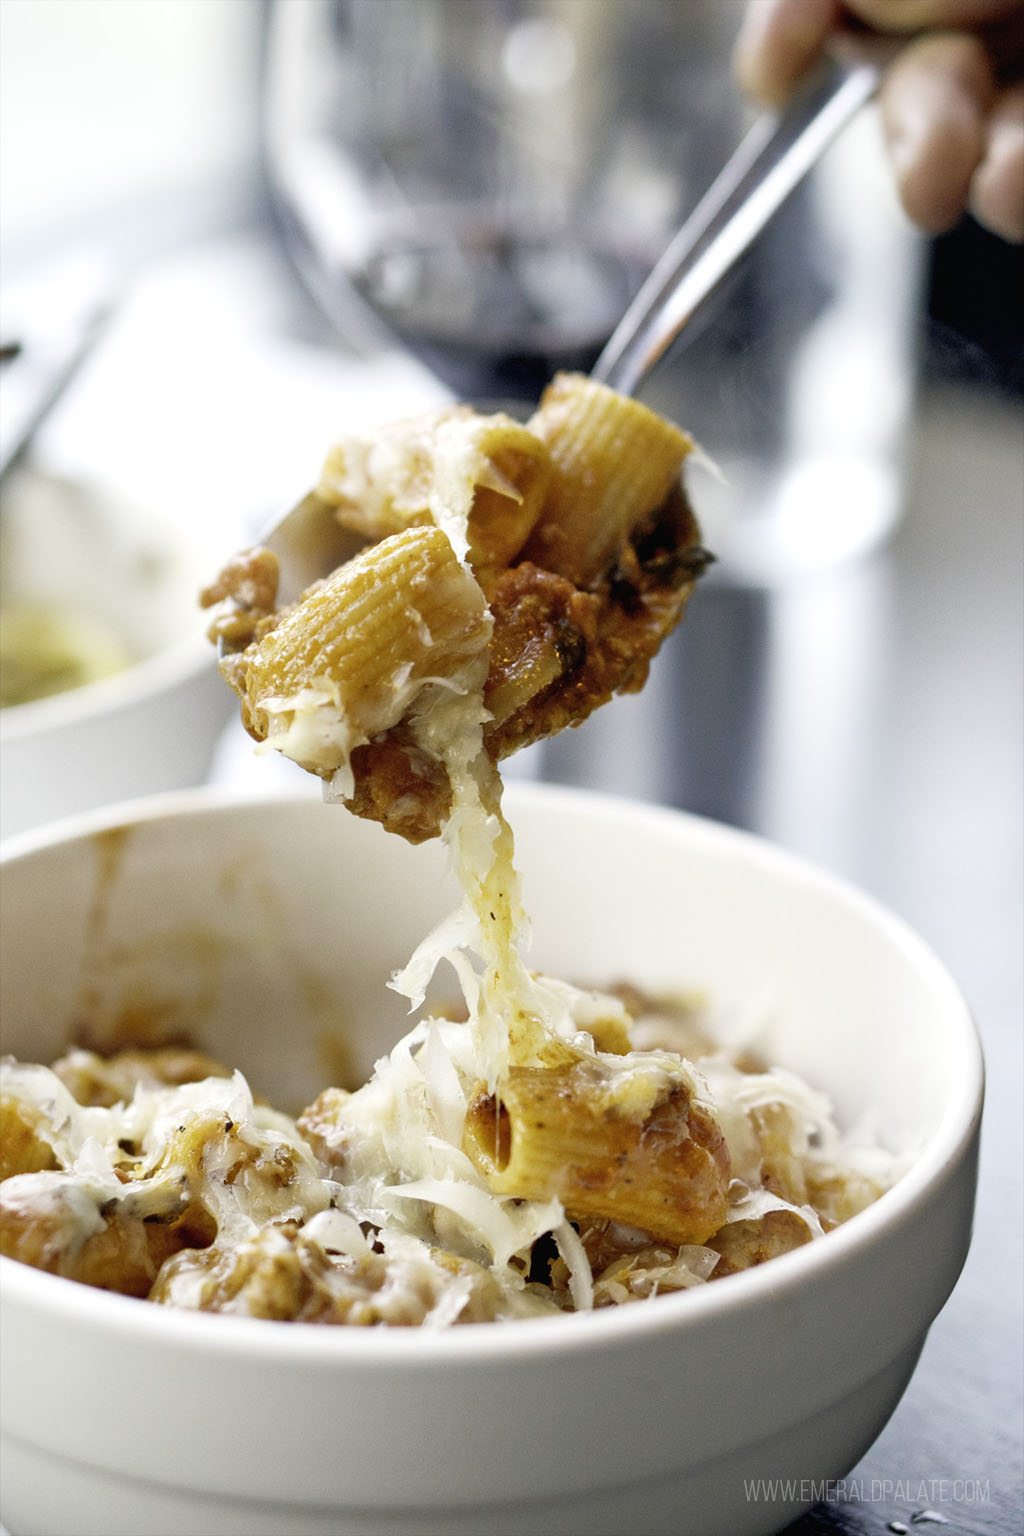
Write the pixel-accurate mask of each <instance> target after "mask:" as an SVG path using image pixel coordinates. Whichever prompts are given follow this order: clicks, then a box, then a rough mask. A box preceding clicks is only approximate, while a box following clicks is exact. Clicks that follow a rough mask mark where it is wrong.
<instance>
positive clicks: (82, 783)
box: [0, 469, 232, 837]
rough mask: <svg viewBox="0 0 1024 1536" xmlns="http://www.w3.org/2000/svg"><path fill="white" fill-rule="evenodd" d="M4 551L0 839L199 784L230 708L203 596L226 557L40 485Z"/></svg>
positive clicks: (35, 481)
mask: <svg viewBox="0 0 1024 1536" xmlns="http://www.w3.org/2000/svg"><path fill="white" fill-rule="evenodd" d="M0 545H2V551H3V578H2V583H0V599H2V601H0V624H2V675H3V686H4V695H3V697H4V704H5V707H4V708H3V709H2V711H0V833H2V835H3V836H5V837H6V836H9V835H10V834H12V833H15V832H20V831H23V830H25V829H26V828H28V827H33V826H37V825H39V824H40V823H42V822H46V821H51V820H54V819H56V818H59V817H61V816H65V815H70V814H72V813H74V812H77V811H83V810H87V809H89V808H91V807H93V806H98V805H102V804H105V803H108V802H112V801H116V800H122V799H125V798H129V797H132V796H136V795H141V794H144V793H148V792H150V791H160V790H167V789H176V788H180V787H183V786H185V785H189V784H198V783H201V782H202V781H203V780H204V778H205V777H206V776H207V774H208V772H209V768H210V763H211V760H212V757H213V753H214V749H215V746H216V743H217V740H218V737H219V735H220V733H221V731H222V729H223V727H224V724H225V722H226V721H227V719H228V717H229V714H230V713H231V698H232V696H231V694H230V692H229V691H228V690H227V689H226V687H225V685H224V683H223V682H222V681H221V679H220V677H219V675H218V673H217V669H216V657H215V653H214V649H213V647H212V646H211V644H210V643H209V641H208V640H207V639H206V637H205V634H204V630H205V626H206V622H207V621H206V619H205V618H204V615H203V614H202V612H201V610H200V608H199V605H198V594H199V590H200V587H201V585H202V584H203V583H204V582H207V581H209V580H210V579H211V577H212V576H213V575H214V574H215V573H216V570H217V569H218V568H219V562H220V561H221V560H222V558H223V556H224V553H225V549H226V546H221V547H220V548H217V547H216V545H215V542H214V540H213V539H212V538H211V539H210V540H209V541H208V543H205V544H204V541H203V540H202V538H201V536H200V534H199V532H198V531H197V530H196V529H195V528H193V527H192V526H190V525H189V524H188V523H183V521H182V519H181V518H179V519H178V520H177V521H175V520H174V519H173V518H172V517H171V516H169V515H167V514H162V513H161V512H160V511H159V510H155V509H154V508H153V507H152V506H142V505H139V504H138V503H136V502H135V501H133V500H130V499H128V498H126V497H125V496H123V495H122V494H119V493H117V492H114V491H112V490H110V489H109V488H107V487H104V486H103V485H99V484H86V483H83V482H76V481H73V480H69V479H64V478H61V477H57V476H48V475H42V474H39V473H37V472H33V471H31V470H27V469H26V470H24V471H18V472H16V473H14V474H12V476H11V477H10V479H9V482H8V483H7V484H6V485H5V487H4V510H3V520H2V524H0ZM51 690H52V691H51Z"/></svg>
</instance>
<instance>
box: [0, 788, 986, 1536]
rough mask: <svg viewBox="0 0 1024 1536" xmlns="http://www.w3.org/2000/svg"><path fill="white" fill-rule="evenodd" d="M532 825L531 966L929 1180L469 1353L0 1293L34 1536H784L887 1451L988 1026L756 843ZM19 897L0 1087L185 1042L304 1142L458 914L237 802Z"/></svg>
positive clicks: (922, 958)
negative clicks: (650, 1290)
mask: <svg viewBox="0 0 1024 1536" xmlns="http://www.w3.org/2000/svg"><path fill="white" fill-rule="evenodd" d="M507 805H508V810H509V815H510V819H511V821H512V824H513V827H514V829H515V833H516V840H517V847H518V857H517V862H518V864H519V866H520V868H521V870H522V873H523V878H524V894H525V903H526V907H527V910H528V911H529V913H530V914H531V918H532V920H533V926H534V933H535V942H534V947H533V949H532V950H531V962H532V963H534V964H536V965H537V966H538V967H539V968H542V969H544V970H547V971H548V972H549V973H554V974H557V975H561V976H563V977H565V978H573V979H577V980H583V981H589V982H592V983H594V984H598V985H600V984H601V983H608V982H611V981H613V980H616V979H622V978H628V979H630V980H633V981H636V982H637V983H639V984H641V985H647V986H650V987H652V988H654V989H657V988H663V987H666V986H673V987H676V988H683V989H686V990H690V989H697V990H698V991H700V992H702V993H704V994H705V995H706V996H707V997H708V999H709V1002H710V1006H711V1008H712V1011H713V1013H714V1014H715V1015H721V1017H722V1018H723V1019H726V1020H729V1021H731V1023H732V1024H733V1025H734V1026H735V1025H736V1023H737V1021H739V1022H741V1023H743V1024H744V1025H746V1026H753V1027H754V1028H753V1040H754V1043H755V1046H756V1047H759V1048H760V1049H762V1050H763V1051H764V1052H765V1053H766V1054H767V1055H768V1057H769V1058H770V1059H773V1060H775V1061H777V1062H780V1063H782V1064H784V1065H786V1066H788V1067H791V1068H793V1069H794V1070H796V1071H798V1072H801V1073H803V1074H805V1075H806V1076H807V1077H808V1078H809V1079H810V1080H811V1081H812V1082H813V1083H814V1084H815V1085H817V1086H819V1087H821V1088H824V1089H825V1090H827V1091H828V1092H829V1093H830V1094H831V1095H832V1097H833V1099H834V1101H835V1103H836V1106H837V1111H838V1114H839V1115H840V1117H841V1120H842V1121H843V1122H844V1123H845V1124H847V1125H853V1124H854V1123H856V1122H857V1121H858V1120H859V1119H860V1118H861V1117H864V1116H868V1117H870V1118H871V1120H872V1121H873V1123H874V1125H875V1126H876V1127H877V1131H878V1134H879V1136H880V1137H881V1138H882V1139H883V1141H884V1142H886V1143H887V1144H889V1145H890V1146H891V1147H892V1148H893V1150H894V1151H897V1152H903V1153H905V1154H906V1171H905V1172H904V1173H903V1174H902V1175H901V1177H900V1178H899V1180H898V1181H897V1182H896V1184H895V1185H894V1187H893V1188H892V1189H890V1190H889V1191H888V1192H887V1193H886V1194H884V1195H883V1196H882V1197H881V1199H880V1200H879V1201H878V1202H877V1203H876V1204H875V1205H873V1206H871V1207H870V1208H868V1209H867V1210H866V1211H864V1212H862V1213H861V1214H859V1215H858V1216H855V1217H854V1218H853V1219H852V1220H851V1221H849V1222H848V1223H847V1224H845V1225H844V1226H843V1227H841V1228H839V1229H837V1230H836V1231H834V1232H832V1233H830V1234H829V1235H828V1236H827V1237H825V1238H823V1239H822V1240H821V1241H819V1242H814V1243H811V1244H809V1245H807V1246H805V1247H803V1248H800V1249H798V1250H796V1251H795V1252H792V1253H789V1254H786V1255H784V1256H782V1257H780V1258H776V1259H773V1260H772V1261H771V1262H770V1263H768V1264H765V1265H763V1266H761V1267H760V1268H757V1269H754V1270H749V1271H747V1272H745V1273H741V1274H738V1275H735V1276H732V1277H730V1278H729V1279H727V1280H723V1281H721V1282H719V1283H717V1284H711V1285H708V1286H706V1287H703V1288H700V1289H697V1290H691V1291H688V1292H686V1293H684V1294H677V1295H675V1296H665V1297H660V1298H658V1299H657V1300H655V1301H651V1302H640V1303H636V1304H633V1305H629V1306H625V1307H622V1308H618V1309H612V1310H605V1311H602V1312H600V1313H597V1314H590V1315H575V1316H565V1317H559V1318H547V1319H543V1320H538V1321H534V1320H530V1321H523V1322H515V1323H497V1324H481V1325H478V1326H472V1327H465V1328H457V1329H452V1330H448V1331H437V1330H430V1329H424V1330H417V1329H398V1328H395V1329H386V1328H376V1329H360V1328H323V1327H315V1326H312V1325H308V1324H302V1323H294V1324H279V1323H273V1322H266V1321H259V1320H255V1319H247V1318H238V1317H214V1316H208V1315H197V1314H194V1313H189V1312H184V1311H175V1310H172V1309H170V1308H163V1307H157V1306H154V1305H151V1304H149V1303H147V1302H144V1301H139V1300H135V1299H131V1298H126V1297H121V1296H115V1295H111V1294H108V1293H104V1292H99V1291H96V1290H93V1289H90V1288H88V1287H86V1286H83V1285H78V1284H76V1283H74V1282H72V1281H67V1280H64V1279H61V1278H59V1277H55V1276H52V1275H48V1274H44V1273H41V1272H38V1271H36V1270H33V1269H29V1268H27V1267H26V1266H24V1265H22V1264H19V1263H17V1262H16V1261H13V1260H9V1259H3V1260H0V1274H2V1282H3V1287H4V1289H3V1301H2V1306H0V1325H2V1327H3V1330H4V1338H3V1360H4V1369H5V1373H6V1382H5V1390H4V1395H3V1414H4V1419H3V1462H4V1472H5V1480H4V1492H3V1500H4V1503H3V1506H2V1511H0V1513H2V1518H3V1519H4V1520H5V1521H6V1522H7V1523H8V1524H9V1527H10V1529H11V1531H12V1532H15V1533H16V1536H70V1533H72V1532H74V1533H78V1536H82V1533H85V1532H101V1531H102V1532H103V1533H104V1536H129V1533H130V1536H166V1533H167V1532H170V1531H177V1530H182V1531H185V1530H189V1531H212V1530H216V1531H218V1532H221V1533H224V1536H232V1533H235V1536H242V1533H244V1536H280V1532H281V1531H284V1530H286V1531H288V1532H289V1536H328V1533H330V1536H354V1533H356V1532H358V1533H360V1536H395V1533H396V1532H402V1533H403V1536H478V1533H479V1532H480V1531H483V1530H486V1531H489V1532H492V1533H494V1536H513V1533H517V1536H526V1533H529V1536H534V1533H535V1532H537V1531H544V1532H546V1533H549V1536H556V1533H563V1536H578V1533H579V1532H580V1531H584V1530H585V1531H588V1532H592V1533H593V1536H602V1533H604V1536H629V1533H631V1532H635V1533H639V1532H644V1533H646V1536H667V1533H670V1532H671V1533H674V1536H767V1533H768V1532H772V1531H777V1530H779V1529H780V1528H781V1527H782V1526H783V1525H784V1524H785V1523H786V1521H787V1520H788V1519H792V1518H794V1517H795V1516H796V1514H797V1513H798V1512H799V1511H800V1509H801V1508H803V1507H806V1506H807V1505H808V1504H810V1503H812V1502H813V1501H814V1500H815V1499H816V1498H817V1497H820V1490H821V1489H823V1488H824V1487H826V1486H828V1480H830V1479H831V1480H834V1479H838V1478H840V1477H842V1476H843V1475H844V1474H845V1473H847V1472H848V1471H849V1469H850V1468H851V1467H853V1466H854V1464H855V1463H856V1462H857V1460H858V1458H859V1457H860V1456H861V1455H862V1454H863V1453H864V1451H865V1450H866V1448H867V1447H868V1446H869V1445H870V1444H871V1442H872V1441H873V1440H874V1439H875V1437H876V1436H877V1435H878V1434H879V1433H880V1431H881V1429H882V1428H883V1426H884V1425H885V1423H886V1420H887V1419H888V1417H889V1415H890V1414H891V1413H892V1410H893V1409H894V1407H895V1405H896V1403H897V1402H898V1400H899V1398H900V1396H901V1394H902V1392H903V1390H904V1388H905V1386H906V1384H907V1382H908V1380H909V1379H910V1376H911V1374H912V1372H913V1370H914V1367H915V1365H916V1362H917V1358H918V1354H919V1352H920V1349H921V1346H922V1344H923V1342H924V1339H925V1335H926V1334H927V1331H928V1329H929V1326H930V1324H931V1323H932V1321H933V1319H934V1318H935V1316H936V1314H937V1313H938V1312H939V1311H940V1309H941V1308H942V1306H943V1304H944V1303H945V1301H946V1298H947V1297H948V1295H949V1293H950V1291H951V1289H952V1287H953V1286H954V1284H955V1282H956V1279H957V1276H958V1275H959V1272H960V1268H961V1265H962V1264H963V1261H964V1258H965V1255H966V1252H967V1247H968V1243H969V1239H970V1229H971V1218H972V1211H973V1204H974V1188H975V1161H976V1154H977V1139H978V1125H979V1116H980V1110H981V1094H982V1068H981V1056H980V1050H979V1046H978V1041H977V1037H976V1034H975V1031H974V1027H973V1024H972V1021H971V1018H970V1016H969V1013H968V1010H967V1008H966V1006H965V1004H964V1002H963V999H962V997H961V995H960V993H959V991H958V989H957V988H956V986H955V985H954V983H953V982H952V981H951V979H950V977H949V975H948V973H947V972H946V971H945V969H944V968H943V967H942V966H941V964H940V963H939V962H938V961H937V960H936V959H935V958H934V956H933V955H932V953H931V951H930V950H928V949H927V947H926V946H925V945H924V944H923V943H922V942H921V941H920V940H919V939H918V938H917V937H915V935H914V934H913V933H912V932H911V931H910V930H909V929H908V928H906V927H905V926H904V925H903V924H902V923H901V922H900V921H898V920H897V919H895V918H893V917H891V916H889V915H888V914H887V913H886V912H885V911H884V910H883V909H882V908H880V907H879V906H877V905H876V904H875V903H873V902H872V901H870V900H869V899H868V898H866V897H864V896H862V895H860V894H858V893H857V892H856V891H854V890H853V889H851V888H850V887H849V886H847V885H845V884H843V883H842V882H840V881H838V880H836V879H835V878H833V877H831V876H828V875H825V874H822V873H819V872H817V871H815V870H814V869H813V868H811V867H810V866H809V865H807V864H806V863H804V862H803V861H801V860H798V859H796V858H794V857H793V856H791V855H789V854H787V853H785V852H783V851H781V850H779V849H775V848H773V847H772V846H770V845H769V844H767V843H765V842H763V841H761V840H759V839H756V838H753V837H751V836H749V835H747V834H744V833H740V832H736V831H733V830H730V829H727V828H724V827H720V826H716V825H714V824H712V823H709V822H704V821H701V820H699V819H696V818H693V817H689V816H686V815H682V814H680V813H678V812H672V811H666V810H661V809H657V808H653V807H645V806H641V805H637V804H630V803H629V802H625V801H617V800H615V799H614V798H611V797H603V796H597V795H588V794H583V793H581V792H579V791H572V790H567V789H557V788H552V787H540V786H536V785H513V786H510V787H509V791H508V797H507ZM3 879H4V901H3V905H2V908H0V916H2V921H3V930H2V940H3V944H2V949H3V955H4V962H5V963H4V968H3V974H2V983H3V985H2V1018H3V1029H4V1038H3V1042H2V1043H3V1048H4V1050H6V1051H11V1052H14V1053H16V1054H17V1055H19V1056H21V1057H23V1058H29V1059H36V1060H46V1059H48V1058H52V1057H53V1056H54V1055H55V1054H57V1053H58V1052H60V1051H61V1049H62V1048H63V1047H64V1046H65V1044H66V1042H67V1040H68V1037H69V1036H70V1035H73V1034H74V1033H75V1032H76V1031H80V1030H82V1029H83V1028H84V1029H87V1030H88V1033H89V1036H90V1038H91V1039H92V1040H93V1041H96V1042H101V1043H102V1042H103V1041H104V1040H107V1041H109V1042H114V1041H120V1043H121V1044H125V1043H127V1042H126V1038H125V1031H126V1026H128V1025H129V1024H132V1025H133V1026H134V1027H135V1028H136V1029H138V1028H139V1027H140V1026H141V1027H143V1029H144V1032H145V1036H146V1038H148V1039H149V1040H153V1038H154V1034H155V1035H156V1037H157V1038H158V1037H159V1035H160V1033H161V1032H162V1031H168V1032H170V1033H171V1034H172V1035H179V1037H180V1032H181V1030H182V1029H187V1030H189V1031H190V1032H191V1034H192V1035H193V1037H194V1038H195V1039H196V1040H197V1041H198V1043H200V1044H201V1045H202V1046H204V1047H206V1048H208V1049H209V1050H210V1051H212V1052H213V1053H214V1054H215V1055H217V1056H219V1057H220V1058H221V1059H223V1060H225V1061H226V1062H228V1063H230V1064H232V1065H238V1066H240V1067H241V1068H242V1069H243V1070H244V1071H245V1072H246V1073H247V1075H248V1076H249V1079H250V1082H251V1084H252V1086H253V1089H254V1091H257V1092H264V1093H267V1094H268V1095H269V1096H270V1097H271V1099H272V1101H273V1102H275V1103H276V1104H278V1105H281V1106H282V1107H285V1106H291V1107H293V1108H294V1107H298V1105H300V1104H301V1103H302V1102H304V1101H306V1100H307V1099H309V1098H310V1097H311V1096H312V1095H313V1094H314V1093H315V1092H317V1091H318V1090H319V1089H320V1088H322V1087H323V1086H324V1085H325V1082H326V1081H328V1080H329V1079H328V1071H329V1069H328V1066H327V1058H326V1057H325V1052H326V1053H327V1055H328V1056H329V1058H330V1060H331V1061H332V1062H333V1064H334V1067H335V1069H337V1066H338V1063H339V1061H340V1060H341V1059H342V1058H345V1059H346V1061H347V1065H348V1067H349V1068H351V1069H352V1070H354V1071H355V1072H356V1073H357V1074H359V1073H366V1072H368V1071H369V1070H370V1068H371V1065H372V1063H373V1061H374V1059H375V1058H376V1057H377V1056H378V1055H379V1054H380V1053H381V1052H382V1051H384V1050H386V1049H388V1048H389V1046H390V1045H391V1044H392V1043H393V1042H394V1040H395V1039H396V1037H397V1036H398V1034H399V1033H401V1032H402V1031H403V1030H404V1029H405V1028H406V1027H407V1026H408V1018H407V1016H406V1017H405V1018H403V1014H402V1009H401V1004H400V1000H399V998H398V997H397V996H396V995H395V994H394V993H393V992H390V991H389V990H388V989H387V987H386V986H385V982H386V979H387V977H388V976H389V975H390V974H391V973H392V972H393V970H394V969H395V968H396V967H397V966H400V965H401V964H402V963H404V961H405V960H406V959H407V958H408V956H409V954H410V953H411V951H412V949H413V947H414V946H415V944H416V943H417V942H418V941H419V940H420V939H421V938H422V937H423V936H424V934H425V933H426V932H427V931H428V930H429V929H430V927H431V926H432V925H433V924H434V923H435V922H436V921H437V920H439V919H440V918H442V917H443V916H444V915H445V914H446V913H447V911H448V910H449V909H450V907H451V906H452V905H453V904H454V901H455V899H456V893H455V891H454V887H453V885H452V884H451V882H450V877H449V876H447V875H446V870H445V854H444V850H443V848H441V847H440V846H439V845H438V844H437V843H434V844H425V845H423V846H422V847H420V848H411V847H410V846H409V845H408V844H405V843H403V842H401V841H400V840H399V839H397V838H394V837H388V836H386V835H385V834H384V833H383V832H382V831H381V829H380V828H379V827H378V826H375V825H373V824H370V823H367V822H360V821H358V820H356V819H355V818H354V817H352V816H349V815H347V814H345V812H344V811H342V810H340V809H338V808H333V807H326V806H323V805H322V804H320V803H318V802H317V801H315V800H312V799H309V798H295V797H292V796H287V797H283V796H280V797H274V798H271V799H266V798H261V799H258V800H255V801H254V800H250V799H244V798H241V797H240V796H238V795H237V793H234V794H231V795H225V794H224V793H221V794H217V793H215V792H213V791H210V790H208V789H207V790H198V791H193V792H190V793H188V794H185V795H181V796H172V797H170V798H169V799H168V798H167V797H159V798H157V799H156V800H151V801H148V802H146V803H143V804H141V805H137V806H135V807H126V808H122V809H121V810H120V811H118V812H112V813H107V814H104V815H103V816H102V817H101V816H96V815H94V816H92V817H90V818H87V819H84V820H78V821H76V822H73V823H71V824H68V825H65V826H64V827H63V828H62V829H58V830H56V831H49V832H47V833H45V834H35V835H30V836H29V837H28V838H23V839H19V840H17V841H16V842H12V843H10V844H8V847H7V851H6V856H5V860H4V868H3ZM55 934H59V936H60V942H59V944H55V943H54V935H55ZM445 969H447V968H445Z"/></svg>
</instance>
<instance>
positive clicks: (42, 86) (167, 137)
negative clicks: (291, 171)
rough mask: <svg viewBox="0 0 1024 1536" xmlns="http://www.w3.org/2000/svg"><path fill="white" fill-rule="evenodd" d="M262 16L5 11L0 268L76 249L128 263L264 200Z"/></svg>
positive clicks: (97, 7)
mask: <svg viewBox="0 0 1024 1536" xmlns="http://www.w3.org/2000/svg"><path fill="white" fill-rule="evenodd" d="M263 11H264V5H263V0H3V3H2V5H0V189H2V227H0V259H2V262H3V270H4V273H5V274H6V276H7V277H12V276H13V275H15V274H16V273H17V271H18V270H19V269H20V268H21V267H23V266H24V265H25V264H26V263H28V262H29V261H34V260H37V259H38V258H39V257H40V256H42V255H44V254H47V253H48V252H50V251H52V250H53V248H54V246H55V245H57V244H59V243H62V242H64V241H66V240H68V239H69V238H71V237H76V238H78V239H80V240H82V241H88V242H95V241H103V242H107V241H109V240H110V239H111V237H112V236H114V238H115V239H116V240H117V242H118V244H119V245H120V246H121V249H122V251H123V253H124V255H125V256H126V257H129V256H132V257H139V256H142V255H148V254H152V252H153V251H154V249H156V248H158V247H159V246H160V245H161V244H164V243H166V242H168V241H169V240H172V239H175V238H180V237H181V236H182V235H190V234H194V233H196V232H198V231H199V230H200V229H201V228H203V227H205V228H217V227H220V228H223V227H226V226H230V225H231V224H232V223H233V222H237V221H238V220H239V219H240V218H244V217H246V216H247V215H248V214H250V213H251V210H252V207H253V205H254V202H256V201H257V200H258V197H259V190H258V185H259V168H258V151H259V133H258V125H259V49H260V38H261V31H262V22H263Z"/></svg>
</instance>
